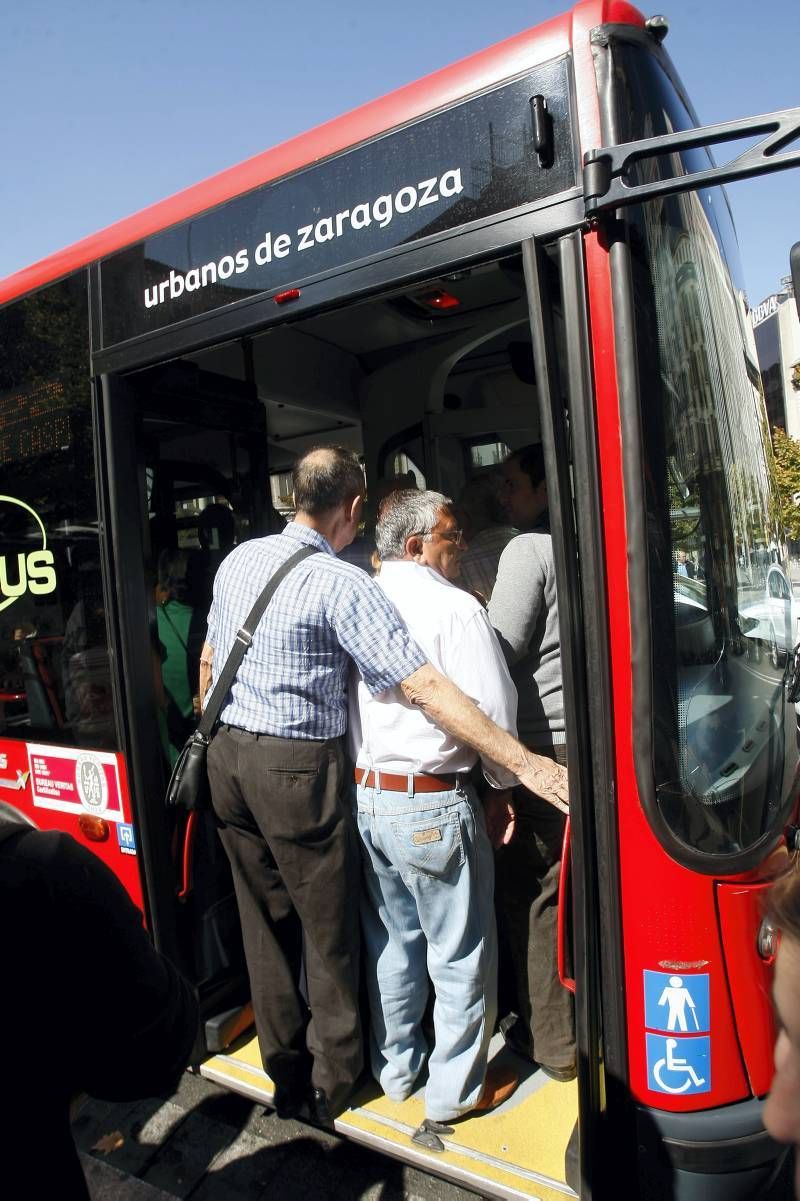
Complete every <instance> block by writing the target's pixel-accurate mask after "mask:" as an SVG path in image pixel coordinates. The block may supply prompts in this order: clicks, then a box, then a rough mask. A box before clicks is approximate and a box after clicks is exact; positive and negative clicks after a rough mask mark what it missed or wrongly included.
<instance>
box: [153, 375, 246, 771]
mask: <svg viewBox="0 0 800 1201" xmlns="http://www.w3.org/2000/svg"><path fill="white" fill-rule="evenodd" d="M138 386H139V388H140V389H141V395H142V401H141V422H142V426H141V428H142V445H143V459H144V487H145V494H146V513H147V526H148V529H147V534H146V545H148V546H149V554H148V562H147V564H146V568H145V578H146V580H147V583H148V587H150V588H151V589H152V596H153V603H154V613H155V638H154V641H155V645H156V647H157V653H158V657H159V661H160V666H161V673H160V674H161V680H160V685H161V688H160V696H159V702H160V705H161V710H162V712H161V714H160V726H161V740H162V750H163V751H164V754H165V756H166V759H167V760H168V762H169V764H170V765H172V764H174V762H175V760H176V758H177V755H178V752H179V750H180V747H181V746H182V745H183V742H184V741H185V740H186V738H187V737H188V736H189V734H190V733H191V731H192V729H193V728H194V726H195V725H196V722H197V716H198V712H197V710H198V705H197V701H196V699H195V698H196V697H197V693H198V677H199V658H200V650H201V647H202V644H203V641H204V638H205V633H206V624H207V616H208V611H209V608H210V605H211V598H212V586H213V581H214V576H215V574H216V571H217V568H218V567H219V565H220V563H221V562H222V560H223V559H224V558H225V556H226V555H227V554H228V553H229V552H230V551H231V550H232V549H233V547H234V545H236V544H237V543H239V542H243V541H246V540H247V538H249V537H251V536H252V534H253V532H254V521H255V520H256V511H255V509H254V505H253V498H254V496H255V494H256V493H257V492H258V490H259V489H261V491H262V494H263V489H264V486H265V484H264V478H265V477H264V471H263V469H262V468H263V456H264V451H265V438H264V416H263V408H262V407H261V406H260V405H259V404H258V403H257V401H256V400H255V398H254V396H250V395H249V392H250V391H251V390H250V389H248V388H247V387H246V386H245V385H243V384H242V381H241V380H240V379H237V378H235V377H230V378H229V377H226V376H223V375H221V374H220V373H219V372H216V371H215V372H212V371H210V370H207V369H202V370H198V369H197V365H196V364H194V363H191V362H189V361H185V362H183V363H180V364H177V363H175V364H170V365H169V367H168V368H167V369H166V370H164V371H156V372H153V373H146V374H144V375H143V376H142V377H140V379H139V381H138ZM246 394H247V395H246ZM259 433H260V437H259Z"/></svg>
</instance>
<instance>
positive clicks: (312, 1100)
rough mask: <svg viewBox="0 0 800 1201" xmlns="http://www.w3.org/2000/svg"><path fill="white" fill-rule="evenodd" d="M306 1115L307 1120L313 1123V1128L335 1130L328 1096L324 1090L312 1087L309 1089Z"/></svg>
mask: <svg viewBox="0 0 800 1201" xmlns="http://www.w3.org/2000/svg"><path fill="white" fill-rule="evenodd" d="M306 1114H307V1118H306V1120H307V1121H309V1122H311V1124H312V1125H313V1126H319V1127H320V1128H321V1129H322V1130H333V1129H334V1125H333V1117H332V1115H331V1110H330V1105H329V1104H328V1094H327V1093H326V1092H325V1089H324V1088H313V1087H312V1088H310V1089H309V1091H308V1095H307V1110H306ZM304 1116H306V1115H304Z"/></svg>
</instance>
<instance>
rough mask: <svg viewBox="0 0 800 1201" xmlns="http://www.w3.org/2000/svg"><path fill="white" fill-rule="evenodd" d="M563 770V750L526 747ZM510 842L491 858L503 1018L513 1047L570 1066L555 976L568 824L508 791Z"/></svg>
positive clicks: (566, 1020)
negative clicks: (512, 1019) (513, 1018)
mask: <svg viewBox="0 0 800 1201" xmlns="http://www.w3.org/2000/svg"><path fill="white" fill-rule="evenodd" d="M531 749H532V750H535V751H536V752H537V753H538V754H540V755H548V756H549V757H550V758H553V759H557V760H558V761H559V762H561V763H563V762H564V761H565V759H566V755H565V748H564V747H562V746H558V747H532V748H531ZM514 807H515V809H516V812H517V823H516V831H515V834H514V838H513V839H512V840H511V842H510V843H509V845H508V846H507V847H502V848H501V849H500V850H499V851H498V852H497V870H496V872H495V905H496V909H497V931H498V936H499V940H500V980H499V988H500V1006H501V1012H503V1011H504V1010H505V1012H509V1011H513V1012H514V1013H516V1014H518V1021H517V1022H516V1024H515V1025H514V1027H513V1032H512V1037H513V1040H514V1043H515V1044H516V1045H517V1046H518V1047H519V1048H520V1050H523V1051H524V1052H525V1053H526V1054H528V1055H530V1057H531V1058H532V1059H535V1060H536V1061H537V1062H538V1063H544V1064H547V1065H548V1066H549V1067H554V1068H564V1067H568V1066H569V1065H570V1064H573V1063H574V1062H575V1016H574V1002H573V998H572V993H571V992H569V991H568V990H567V989H566V988H564V986H563V985H562V983H561V981H560V979H559V976H558V882H559V877H560V875H561V849H562V844H563V841H564V826H565V824H566V817H565V816H564V815H563V814H562V813H559V811H558V810H557V809H556V808H554V806H553V805H550V804H549V803H548V802H547V801H543V800H542V799H541V798H540V797H537V796H535V795H534V794H533V793H531V792H528V790H527V789H525V788H516V789H515V790H514Z"/></svg>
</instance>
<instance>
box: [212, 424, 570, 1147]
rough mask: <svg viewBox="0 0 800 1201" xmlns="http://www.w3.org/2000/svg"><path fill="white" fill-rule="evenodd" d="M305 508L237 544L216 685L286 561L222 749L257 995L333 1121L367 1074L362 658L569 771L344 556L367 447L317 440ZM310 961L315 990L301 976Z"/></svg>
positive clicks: (273, 1040) (278, 1094)
mask: <svg viewBox="0 0 800 1201" xmlns="http://www.w3.org/2000/svg"><path fill="white" fill-rule="evenodd" d="M293 484H294V500H295V507H296V513H295V519H294V521H291V522H289V523H288V524H287V526H286V528H285V531H284V532H283V533H281V534H276V535H272V536H269V537H265V538H258V539H252V540H250V541H248V542H244V543H242V544H241V545H240V546H237V547H236V548H235V549H234V550H233V551H232V552H231V553H230V554H229V555H228V557H227V558H226V559H225V560H224V562H223V563H222V565H221V567H220V569H219V571H218V573H217V576H216V579H215V581H214V599H213V603H212V606H211V611H210V613H209V618H208V636H207V641H206V643H205V644H204V646H203V653H202V656H201V683H200V687H201V695H202V696H203V697H205V696H206V694H207V689H208V687H209V685H210V684H211V683H212V681H213V679H214V677H215V675H216V674H218V672H219V671H221V669H222V667H223V665H224V663H225V661H226V660H227V658H228V655H229V653H230V650H231V647H232V644H233V641H234V639H235V637H236V633H237V631H238V630H239V629H240V627H241V625H242V623H243V621H244V620H245V618H246V616H247V613H248V612H249V610H250V608H251V607H252V605H253V604H254V603H255V600H256V598H257V597H258V595H259V594H260V592H261V591H262V590H263V588H264V586H265V585H266V583H267V581H268V579H269V577H270V576H271V575H272V574H273V572H274V571H275V570H276V569H277V568H278V567H279V566H280V565H281V564H282V563H284V562H286V560H287V559H288V558H289V557H290V556H291V555H292V554H294V553H295V552H296V551H297V550H299V549H300V548H301V547H303V546H309V547H313V548H315V549H316V550H317V551H319V552H320V553H318V554H312V555H311V556H310V557H308V558H307V559H305V560H304V561H303V562H301V563H300V564H298V565H297V566H296V567H295V568H294V570H293V571H292V572H291V574H290V575H289V576H288V577H287V578H286V579H285V580H284V581H283V582H282V584H281V586H280V588H279V589H278V590H277V592H276V594H275V596H274V597H273V600H272V603H271V605H270V606H269V608H268V609H267V611H266V613H265V615H264V617H263V619H262V620H261V622H260V623H259V625H258V627H257V628H256V630H255V633H254V635H253V639H252V644H251V646H250V648H249V650H248V652H247V654H245V656H244V659H243V661H242V664H241V667H240V668H239V671H238V673H237V676H236V679H235V682H234V685H233V687H232V689H231V692H230V694H229V696H228V699H227V701H226V703H225V704H224V705H223V708H222V710H221V715H220V716H221V723H220V725H219V726H218V728H217V732H216V733H215V735H214V737H213V738H212V740H211V745H210V747H209V751H208V773H209V782H210V785H211V794H212V802H213V806H214V810H215V812H216V815H217V818H218V820H219V823H220V837H221V839H222V842H223V845H224V847H225V850H226V852H227V854H228V857H229V859H230V862H231V868H232V871H233V876H234V882H235V885H236V894H237V901H238V904H239V912H240V917H241V922H242V933H243V938H244V946H245V955H246V959H247V966H248V972H249V976H250V984H251V993H252V999H253V1008H254V1014H255V1021H256V1029H257V1032H258V1038H259V1044H260V1048H261V1055H262V1059H263V1062H264V1067H265V1070H266V1071H267V1073H268V1075H269V1076H270V1077H271V1079H272V1080H273V1082H274V1084H275V1108H276V1110H277V1112H278V1115H279V1116H282V1117H291V1116H297V1115H298V1114H305V1115H307V1116H308V1117H309V1118H310V1119H311V1120H313V1121H316V1122H318V1123H320V1124H323V1125H329V1124H330V1122H331V1120H332V1117H333V1116H335V1115H336V1114H337V1113H338V1112H340V1111H341V1110H342V1109H343V1108H344V1106H345V1105H346V1103H347V1101H348V1098H349V1096H350V1094H351V1092H352V1091H353V1089H354V1087H355V1086H356V1084H357V1083H358V1081H359V1078H360V1074H361V1070H362V1066H363V1049H362V1036H361V1025H360V1016H359V1003H358V1000H359V999H358V993H359V988H358V984H359V971H358V962H359V951H360V937H359V920H358V907H359V887H358V881H359V875H360V871H359V858H358V857H359V852H358V844H357V838H356V832H355V823H354V820H353V814H352V811H351V805H350V801H349V794H350V791H351V789H352V777H350V776H349V773H348V771H347V764H346V760H345V756H344V749H343V745H342V743H343V737H342V736H343V735H344V733H345V728H346V723H347V683H348V676H349V671H350V666H351V664H352V663H355V664H356V666H357V667H358V669H359V671H360V673H361V676H362V679H363V680H364V682H365V684H366V686H367V687H368V688H369V689H370V691H372V692H374V693H379V692H383V691H384V690H385V689H387V688H392V687H395V686H396V685H398V684H399V685H400V686H401V687H402V688H403V690H404V693H405V695H406V696H407V697H408V698H409V700H410V701H411V702H412V703H414V704H418V705H420V706H421V707H422V708H423V709H424V710H425V712H426V713H428V715H429V716H430V717H431V719H432V720H434V721H436V722H437V723H438V724H440V725H442V726H444V727H445V728H446V729H448V730H450V731H451V732H453V733H454V734H455V735H456V737H458V738H459V740H460V741H462V742H466V743H469V744H470V745H473V746H475V747H476V749H478V750H479V751H481V752H482V753H484V754H487V755H490V757H492V758H493V759H495V760H496V761H497V762H498V763H499V764H500V765H501V766H503V767H506V768H508V770H510V771H512V772H513V773H514V774H515V775H517V776H518V777H519V778H520V779H521V780H522V781H523V782H526V783H530V785H531V786H532V787H538V788H539V789H540V790H544V791H545V792H546V793H549V794H550V795H552V796H553V797H554V798H556V799H557V798H558V797H563V796H564V795H565V794H566V789H565V785H564V781H563V779H562V778H561V776H560V775H559V774H558V771H557V770H554V765H553V764H552V763H551V762H549V761H548V760H546V759H542V758H540V757H539V756H536V755H532V754H531V753H530V752H528V751H526V750H525V748H523V747H522V746H521V745H520V743H519V742H518V741H517V740H516V739H514V738H512V736H511V735H510V734H508V733H507V732H506V731H504V730H501V729H500V728H499V727H498V726H496V725H495V724H494V723H493V722H491V721H490V720H489V719H488V718H487V717H486V716H485V715H484V714H482V713H481V712H480V710H479V709H478V708H477V707H476V706H475V705H474V704H472V702H471V701H470V700H469V699H468V698H467V697H465V696H464V695H463V693H461V692H460V691H459V690H458V689H457V688H456V687H455V686H454V685H452V684H451V683H450V682H449V681H448V680H446V679H445V678H444V677H443V676H441V675H440V674H439V672H437V671H436V670H435V669H434V668H433V667H432V666H431V665H430V664H429V663H428V662H427V660H426V656H425V654H424V652H423V651H422V650H421V649H420V647H419V646H418V645H417V644H416V643H415V642H414V640H413V639H412V638H411V636H410V635H409V633H408V631H407V630H406V628H405V626H404V625H403V623H402V621H401V620H400V618H399V616H398V615H397V612H396V611H395V609H394V608H393V607H392V605H391V604H390V603H389V601H388V600H387V599H386V595H385V593H384V592H382V590H381V589H380V588H379V586H378V584H377V583H376V581H374V580H373V579H371V578H370V577H369V576H368V575H367V574H366V572H363V571H361V570H360V569H359V568H357V567H354V566H352V565H351V564H348V563H344V562H342V561H341V560H340V559H338V558H337V552H338V551H339V550H341V549H342V548H343V547H345V546H347V545H348V544H349V543H350V542H351V541H352V539H353V538H354V536H355V534H356V532H357V530H358V527H359V523H360V521H361V513H362V508H363V503H364V476H363V472H362V469H361V464H360V463H359V460H358V457H357V455H355V454H354V453H353V452H352V451H349V450H347V449H345V448H343V447H338V446H329V447H316V448H314V449H312V450H310V451H308V452H306V454H305V455H303V456H302V457H301V458H300V459H299V460H298V461H297V462H296V464H295V466H294V469H293ZM303 958H304V961H305V974H306V980H307V990H306V992H307V996H306V997H304V996H303V995H301V991H300V987H299V976H300V966H301V960H302V959H303Z"/></svg>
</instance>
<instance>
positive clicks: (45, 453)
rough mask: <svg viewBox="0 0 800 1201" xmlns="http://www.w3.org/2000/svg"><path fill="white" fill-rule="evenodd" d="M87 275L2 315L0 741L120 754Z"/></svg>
mask: <svg viewBox="0 0 800 1201" xmlns="http://www.w3.org/2000/svg"><path fill="white" fill-rule="evenodd" d="M88 338H89V334H88V307H87V295H86V282H85V278H84V276H82V275H78V276H74V277H72V278H71V279H69V280H66V281H64V282H63V283H58V284H54V285H52V286H51V287H49V288H46V289H43V290H42V291H40V292H37V293H36V294H34V295H33V296H29V297H28V298H27V299H25V300H21V301H19V302H18V303H16V304H13V305H10V306H8V307H7V308H6V309H4V310H3V311H2V313H0V419H1V420H2V433H1V434H0V462H1V463H2V474H3V484H2V492H3V495H2V496H0V592H1V593H2V595H1V596H0V734H2V735H5V736H7V737H16V738H25V739H28V740H34V741H35V740H37V739H40V740H41V741H44V742H48V743H59V744H62V745H78V746H87V747H96V748H98V749H104V748H113V747H115V746H116V744H117V735H116V728H115V720H114V710H113V694H112V688H111V677H110V668H109V655H108V631H107V625H106V612H105V603H104V598H103V585H102V578H101V568H100V546H99V536H98V523H97V497H96V491H95V464H94V453H93V449H92V414H91V393H90V387H89V375H88V359H87V353H88Z"/></svg>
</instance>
